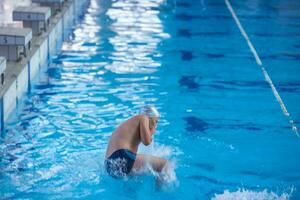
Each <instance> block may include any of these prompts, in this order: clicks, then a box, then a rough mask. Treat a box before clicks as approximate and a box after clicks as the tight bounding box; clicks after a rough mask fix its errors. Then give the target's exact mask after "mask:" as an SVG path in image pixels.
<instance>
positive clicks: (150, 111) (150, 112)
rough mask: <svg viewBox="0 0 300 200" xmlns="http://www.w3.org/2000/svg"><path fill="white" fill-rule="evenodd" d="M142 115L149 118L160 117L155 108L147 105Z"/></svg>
mask: <svg viewBox="0 0 300 200" xmlns="http://www.w3.org/2000/svg"><path fill="white" fill-rule="evenodd" d="M140 114H141V115H146V116H148V117H159V112H158V111H157V109H156V108H155V107H154V106H149V105H146V106H144V107H142V108H141V110H140Z"/></svg>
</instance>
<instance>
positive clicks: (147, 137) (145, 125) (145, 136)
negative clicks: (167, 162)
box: [140, 115, 152, 146]
mask: <svg viewBox="0 0 300 200" xmlns="http://www.w3.org/2000/svg"><path fill="white" fill-rule="evenodd" d="M140 137H141V140H142V142H143V144H144V145H146V146H148V145H149V144H151V142H152V134H151V131H150V129H149V120H148V118H147V117H146V116H144V115H141V116H140Z"/></svg>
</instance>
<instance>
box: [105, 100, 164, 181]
mask: <svg viewBox="0 0 300 200" xmlns="http://www.w3.org/2000/svg"><path fill="white" fill-rule="evenodd" d="M158 120H159V113H158V111H157V110H156V108H155V107H153V106H144V107H143V108H142V109H141V111H140V113H139V115H136V116H133V117H131V118H130V119H128V120H126V121H125V122H123V123H122V124H120V125H119V126H118V127H117V129H116V130H115V131H114V133H113V134H112V136H111V138H110V141H109V144H108V147H107V151H106V156H105V168H106V171H107V172H108V174H109V175H111V176H112V177H115V178H120V177H124V176H127V175H136V174H138V173H140V172H141V171H144V170H145V169H146V168H147V166H148V165H150V168H151V170H154V171H155V172H156V173H158V174H159V173H161V172H162V170H163V168H164V167H165V166H166V165H167V164H168V161H167V160H165V159H162V158H159V157H156V156H151V155H145V154H137V151H138V147H139V145H140V143H141V142H142V143H143V144H144V145H146V146H148V145H149V144H151V142H152V135H153V134H154V133H155V130H156V126H157V122H158Z"/></svg>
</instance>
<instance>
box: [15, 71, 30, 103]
mask: <svg viewBox="0 0 300 200" xmlns="http://www.w3.org/2000/svg"><path fill="white" fill-rule="evenodd" d="M28 78H29V77H28V66H27V67H24V68H23V70H22V71H21V73H20V74H19V75H18V77H17V82H16V83H17V85H16V88H17V98H18V99H21V98H22V96H23V94H24V93H25V92H26V91H27V88H28Z"/></svg>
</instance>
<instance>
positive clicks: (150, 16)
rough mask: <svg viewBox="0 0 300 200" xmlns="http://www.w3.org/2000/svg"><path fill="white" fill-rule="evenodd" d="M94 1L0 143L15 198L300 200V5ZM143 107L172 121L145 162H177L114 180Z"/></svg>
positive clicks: (8, 192) (7, 192)
mask: <svg viewBox="0 0 300 200" xmlns="http://www.w3.org/2000/svg"><path fill="white" fill-rule="evenodd" d="M231 5H232V7H233V9H234V12H235V13H236V15H237V16H238V19H239V20H240V22H241V25H242V27H243V28H244V30H245V31H246V33H247V35H248V36H249V38H250V39H251V43H252V44H253V46H254V47H255V50H256V51H257V53H258V54H259V56H260V58H261V60H262V62H263V67H264V68H265V69H266V70H267V72H268V75H269V76H270V77H271V78H272V81H273V84H274V86H275V87H276V91H277V92H278V93H279V94H280V97H281V98H282V100H283V103H284V105H285V107H286V108H287V109H288V112H289V113H290V115H289V116H288V117H287V116H286V115H285V114H284V113H283V110H282V107H281V106H280V104H279V103H278V101H277V100H278V99H277V98H276V95H275V96H274V90H272V88H271V87H270V84H269V83H268V82H267V81H265V77H264V74H263V72H262V69H261V66H260V65H258V64H257V62H256V60H255V57H254V56H253V50H251V49H250V48H249V46H248V44H247V42H246V41H245V36H244V35H242V34H241V32H240V30H239V27H238V26H237V23H236V21H235V20H234V18H233V17H232V13H231V12H230V9H228V5H227V4H226V3H225V1H221V0H217V1H210V2H209V1H205V0H199V1H183V0H181V1H179V0H177V1H171V0H169V1H154V0H144V1H130V0H122V1H121V0H120V1H109V0H106V1H100V0H91V5H90V7H89V9H88V10H87V13H86V14H85V16H84V18H83V19H82V23H80V24H79V25H77V26H76V27H74V32H73V35H72V37H71V38H70V40H69V41H67V42H64V44H63V46H62V51H61V53H60V54H58V55H57V56H54V57H53V58H52V60H51V61H50V63H49V66H47V67H45V68H44V70H43V71H42V72H41V75H40V76H39V77H37V80H36V83H35V84H34V85H33V86H32V88H31V92H30V93H29V94H28V95H27V97H25V98H24V101H23V102H19V106H18V109H17V110H16V114H15V115H14V116H11V118H10V120H9V122H8V124H7V126H6V129H5V133H4V134H3V136H2V138H1V144H0V155H1V156H0V158H1V161H0V169H1V176H0V188H1V189H0V194H1V197H2V198H3V199H10V198H20V199H62V198H84V199H85V198H86V199H153V198H154V199H214V198H215V199H230V198H231V199H242V198H246V199H251V198H252V199H299V198H300V192H299V188H300V176H299V175H300V158H299V155H298V152H299V151H300V145H299V144H300V139H299V138H298V137H297V135H296V134H295V132H294V131H293V130H292V128H291V124H290V123H289V120H291V119H292V120H294V122H293V123H294V124H295V125H296V126H298V127H299V122H300V121H299V116H300V115H299V114H300V110H299V109H300V107H299V106H298V102H299V98H300V95H299V85H300V84H299V75H298V74H299V73H298V72H299V64H298V63H299V54H297V53H296V52H298V51H299V24H300V12H299V10H300V3H298V2H286V1H275V0H272V1H251V2H250V1H249V2H244V1H243V2H242V1H241V2H237V3H232V4H231ZM144 104H155V105H156V106H157V107H158V109H159V111H160V112H161V114H162V118H161V120H160V122H159V124H158V132H157V135H156V136H155V143H154V145H153V146H151V147H149V148H145V147H143V148H141V149H140V151H142V152H148V153H153V154H155V155H158V156H162V157H165V158H168V159H172V160H174V161H175V162H176V170H175V171H176V175H177V181H176V182H175V183H174V184H173V185H170V187H167V188H165V189H163V190H157V189H156V188H155V184H154V182H155V181H154V180H153V178H152V177H151V176H145V177H136V178H132V179H129V180H127V181H118V180H113V179H111V178H109V177H107V175H106V174H105V173H104V172H103V157H104V152H105V148H106V145H107V142H108V139H109V136H110V134H111V132H112V131H113V130H114V128H115V126H117V125H118V124H119V123H121V122H122V121H123V120H124V119H126V118H128V117H130V116H131V115H134V114H136V113H137V111H138V109H139V107H140V106H141V105H144Z"/></svg>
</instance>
